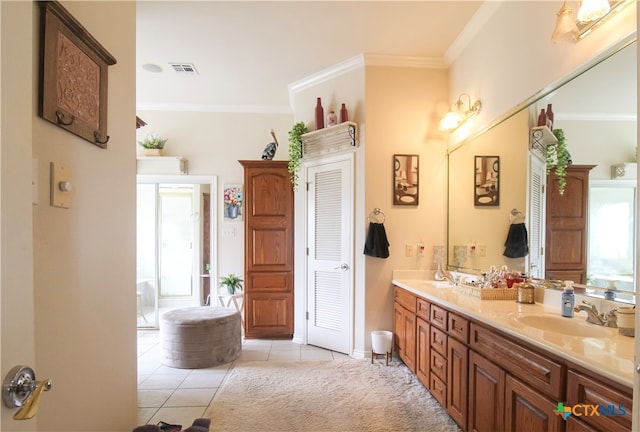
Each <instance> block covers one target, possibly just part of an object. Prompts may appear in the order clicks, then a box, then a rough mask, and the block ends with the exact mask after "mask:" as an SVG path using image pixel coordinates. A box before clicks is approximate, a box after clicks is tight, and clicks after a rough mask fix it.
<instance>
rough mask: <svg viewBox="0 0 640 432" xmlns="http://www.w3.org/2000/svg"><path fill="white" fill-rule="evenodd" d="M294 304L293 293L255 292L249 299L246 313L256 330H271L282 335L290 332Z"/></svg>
mask: <svg viewBox="0 0 640 432" xmlns="http://www.w3.org/2000/svg"><path fill="white" fill-rule="evenodd" d="M292 304H293V295H291V294H281V295H278V294H254V295H251V296H250V297H249V298H248V299H247V304H245V308H246V309H245V314H246V316H247V317H248V320H249V323H250V325H251V327H252V328H253V329H254V330H255V331H270V332H275V333H278V334H277V336H282V335H286V334H289V329H288V325H289V323H290V322H291V320H292V319H293V309H292V306H291V305H292ZM272 334H273V333H272ZM274 335H275V334H274Z"/></svg>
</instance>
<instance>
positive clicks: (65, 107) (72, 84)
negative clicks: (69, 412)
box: [38, 1, 116, 148]
mask: <svg viewBox="0 0 640 432" xmlns="http://www.w3.org/2000/svg"><path fill="white" fill-rule="evenodd" d="M38 4H39V5H40V44H41V46H40V82H39V99H40V100H39V108H38V115H40V117H42V118H44V119H45V120H48V121H50V122H51V123H53V124H55V125H57V126H59V127H61V128H63V129H66V130H67V131H69V132H71V133H73V134H75V135H78V136H79V137H81V138H84V139H85V140H87V141H89V142H91V143H92V144H95V145H97V146H99V147H102V148H106V147H107V142H108V141H109V136H108V134H107V84H108V78H107V68H108V67H109V66H110V65H113V64H115V63H116V59H115V58H114V57H113V56H112V55H111V54H109V52H107V50H106V49H104V47H103V46H102V45H100V43H99V42H98V41H97V40H96V39H94V38H93V36H91V35H90V34H89V32H88V31H87V30H86V29H85V28H84V27H83V26H82V25H81V24H80V23H79V22H78V21H77V20H76V19H75V18H74V17H73V16H71V14H69V12H68V11H67V10H66V9H65V8H64V7H62V5H61V4H60V3H58V2H57V1H40V2H38Z"/></svg>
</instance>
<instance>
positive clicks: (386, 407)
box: [205, 359, 460, 432]
mask: <svg viewBox="0 0 640 432" xmlns="http://www.w3.org/2000/svg"><path fill="white" fill-rule="evenodd" d="M205 417H208V418H211V430H212V431H214V432H220V431H225V432H226V431H229V432H232V431H310V432H311V431H322V432H325V431H326V432H329V431H341V432H347V431H367V432H370V431H394V432H395V431H424V432H440V431H442V432H444V431H446V432H449V431H459V430H460V429H459V428H458V427H457V425H456V424H455V423H454V421H453V420H451V418H450V417H449V416H448V415H447V414H446V413H445V411H444V409H443V408H442V407H441V406H440V405H439V404H438V402H436V400H435V399H434V398H433V397H432V396H431V394H430V393H429V392H428V391H427V389H426V388H424V386H423V385H422V384H421V383H420V382H419V381H418V379H417V378H416V377H415V376H414V375H413V374H412V373H411V372H410V371H409V370H408V369H407V368H406V366H405V365H404V364H402V363H400V362H398V361H397V360H394V361H393V362H391V363H390V364H389V366H385V365H384V363H375V364H371V361H370V360H368V361H367V360H353V359H349V360H336V361H308V362H258V361H255V362H244V363H238V364H237V365H236V366H235V368H234V370H233V371H232V372H231V374H230V376H229V377H228V378H227V379H226V380H225V382H224V383H223V386H222V388H221V389H220V390H219V391H218V393H217V394H216V396H215V397H214V399H213V403H212V405H211V408H210V409H209V411H208V412H207V413H206V414H205Z"/></svg>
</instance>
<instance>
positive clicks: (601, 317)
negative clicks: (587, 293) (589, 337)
mask: <svg viewBox="0 0 640 432" xmlns="http://www.w3.org/2000/svg"><path fill="white" fill-rule="evenodd" d="M573 310H574V311H575V312H582V311H585V312H586V313H587V322H590V323H592V324H595V325H599V326H604V327H618V324H617V318H616V308H613V309H611V310H610V311H609V312H607V314H606V315H605V314H603V313H601V312H598V308H597V307H596V305H595V304H593V303H591V302H589V301H586V300H583V301H582V304H581V305H578V306H576V307H575V308H573Z"/></svg>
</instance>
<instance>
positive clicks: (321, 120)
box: [316, 98, 324, 129]
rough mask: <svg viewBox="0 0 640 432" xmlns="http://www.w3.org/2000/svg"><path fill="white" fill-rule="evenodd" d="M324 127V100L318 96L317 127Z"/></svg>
mask: <svg viewBox="0 0 640 432" xmlns="http://www.w3.org/2000/svg"><path fill="white" fill-rule="evenodd" d="M323 128H324V109H323V108H322V102H321V101H320V98H318V102H317V103H316V129H323Z"/></svg>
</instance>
